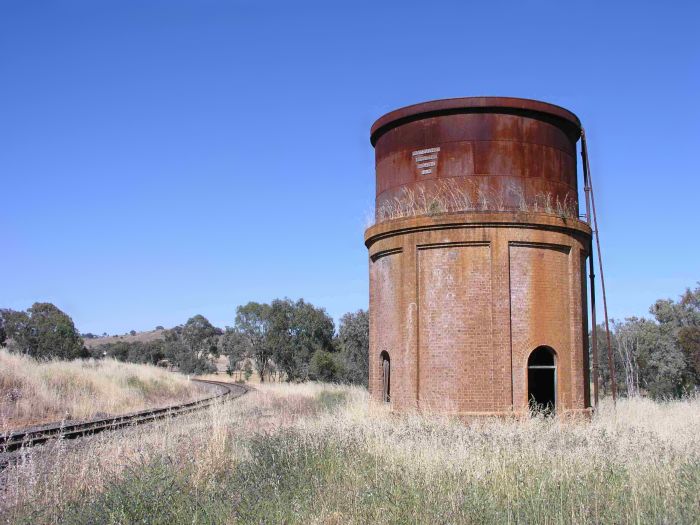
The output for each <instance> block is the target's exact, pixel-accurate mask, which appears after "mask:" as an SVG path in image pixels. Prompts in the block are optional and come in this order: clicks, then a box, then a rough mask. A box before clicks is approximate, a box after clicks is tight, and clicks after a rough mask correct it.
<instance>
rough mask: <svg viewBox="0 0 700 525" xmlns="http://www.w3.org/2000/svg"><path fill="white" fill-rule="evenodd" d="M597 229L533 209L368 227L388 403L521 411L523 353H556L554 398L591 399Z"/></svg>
mask: <svg viewBox="0 0 700 525" xmlns="http://www.w3.org/2000/svg"><path fill="white" fill-rule="evenodd" d="M589 235H590V230H589V229H588V227H587V226H586V225H585V224H583V223H581V222H580V221H572V220H571V219H561V218H558V217H555V216H551V215H545V214H531V213H518V214H511V213H505V212H500V213H462V214H449V215H440V216H435V217H414V218H411V219H400V220H396V221H389V222H387V223H382V224H379V225H376V226H374V227H372V228H370V229H369V230H368V231H367V232H366V234H365V238H366V244H367V246H368V248H369V252H370V263H369V264H370V392H371V394H372V397H373V398H375V399H377V400H379V399H381V361H380V358H379V355H380V353H381V352H382V351H383V350H386V351H387V352H388V353H389V354H390V356H391V393H392V400H391V403H392V407H393V408H394V409H395V410H399V411H405V410H411V409H414V408H416V407H417V408H419V409H421V410H424V411H429V412H438V413H454V414H465V415H467V414H474V413H489V414H491V413H499V414H507V413H511V412H513V411H516V412H518V411H522V410H525V409H526V407H527V358H528V356H529V354H530V352H532V350H534V349H535V348H537V346H540V345H547V346H550V347H552V348H553V349H554V350H555V351H556V353H557V366H558V370H557V403H558V404H557V406H558V409H560V410H562V411H569V410H581V409H584V408H586V407H588V406H590V405H589V399H588V398H589V394H588V361H587V342H586V326H587V321H586V314H585V307H586V300H585V293H586V286H585V279H586V274H585V268H584V266H583V263H584V262H585V260H586V256H587V247H588V242H589V241H588V239H589Z"/></svg>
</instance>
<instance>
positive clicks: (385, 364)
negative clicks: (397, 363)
mask: <svg viewBox="0 0 700 525" xmlns="http://www.w3.org/2000/svg"><path fill="white" fill-rule="evenodd" d="M379 357H380V358H381V361H382V401H384V402H385V403H388V402H389V401H391V360H390V359H389V354H388V353H387V352H386V351H384V352H382V353H381V354H380V356H379Z"/></svg>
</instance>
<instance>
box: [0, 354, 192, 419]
mask: <svg viewBox="0 0 700 525" xmlns="http://www.w3.org/2000/svg"><path fill="white" fill-rule="evenodd" d="M204 392H205V389H203V388H202V386H200V385H197V384H196V383H191V382H190V381H189V380H188V378H187V377H186V376H184V375H181V374H175V373H172V372H168V371H166V370H163V369H162V368H157V367H155V366H150V365H137V364H131V363H122V362H119V361H115V360H113V359H104V360H93V359H87V360H76V361H37V360H35V359H32V358H31V357H27V356H22V355H18V354H11V353H9V352H7V351H6V350H1V349H0V432H6V431H7V430H12V429H16V428H21V427H23V426H27V425H32V424H36V423H46V422H52V421H60V420H63V419H85V418H90V417H93V416H95V415H97V414H120V413H124V412H129V411H134V410H139V409H143V408H149V407H155V406H160V405H165V404H168V403H176V402H181V401H184V400H189V399H193V398H196V397H201V396H202V395H204Z"/></svg>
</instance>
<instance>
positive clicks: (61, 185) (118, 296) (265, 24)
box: [0, 0, 700, 333]
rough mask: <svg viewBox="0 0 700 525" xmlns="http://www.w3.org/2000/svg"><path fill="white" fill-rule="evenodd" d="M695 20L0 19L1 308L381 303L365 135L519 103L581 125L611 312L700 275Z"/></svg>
mask: <svg viewBox="0 0 700 525" xmlns="http://www.w3.org/2000/svg"><path fill="white" fill-rule="evenodd" d="M696 5H697V3H696V2H687V3H682V2H656V3H654V4H652V3H649V2H627V3H623V2H575V3H572V2H561V1H549V2H547V1H532V2H529V1H526V2H498V1H496V2H479V3H475V2H440V1H432V2H420V3H412V2H407V1H374V2H327V1H325V2H305V1H303V0H302V1H298V2H279V3H271V2H265V1H260V0H257V1H255V0H251V1H239V2H236V1H223V0H222V1H203V0H196V1H195V0H190V1H177V0H165V1H143V0H134V1H127V0H120V1H100V2H95V1H93V0H84V1H69V0H63V1H61V2H50V1H31V0H19V1H7V0H5V1H3V2H2V3H0V228H1V237H0V246H1V254H0V307H10V308H15V309H24V308H27V307H29V306H31V304H32V303H33V302H35V301H50V302H53V303H55V304H56V305H57V306H59V307H60V308H62V309H63V310H65V311H66V312H68V313H69V314H70V315H72V317H73V319H74V321H75V322H76V325H77V326H78V328H79V329H80V330H81V331H84V332H88V331H90V332H96V333H102V332H103V331H106V332H108V333H123V332H125V331H128V330H130V329H136V330H146V329H151V328H153V327H154V326H156V325H158V324H162V325H165V326H172V325H175V324H179V323H182V322H184V321H185V320H186V319H187V318H188V317H189V316H191V315H194V314H197V313H202V314H203V315H205V316H207V317H208V318H209V319H210V320H211V321H212V322H214V323H215V324H217V325H219V326H224V325H227V324H228V325H231V324H232V323H233V319H234V315H235V308H236V306H237V305H239V304H242V303H245V302H247V301H249V300H257V301H269V300H271V299H273V298H275V297H284V296H288V297H291V298H298V297H303V298H305V299H307V300H309V301H311V302H313V303H314V304H317V305H320V306H324V307H326V308H327V310H328V312H329V313H330V314H332V315H333V316H334V317H335V318H336V319H337V318H338V317H339V316H340V315H342V314H343V313H344V312H346V311H351V310H356V309H358V308H366V306H367V295H368V292H367V287H368V284H367V255H366V250H365V247H364V245H363V241H362V235H363V230H364V227H365V225H366V222H367V217H368V216H369V215H371V213H372V203H373V192H374V167H373V150H372V148H371V146H370V144H369V138H368V136H369V128H370V125H371V124H372V122H373V121H374V120H375V119H376V118H378V117H379V116H381V115H382V114H384V113H386V112H387V111H390V110H392V109H395V108H397V107H400V106H404V105H408V104H412V103H416V102H421V101H425V100H429V99H435V98H447V97H459V96H477V95H501V96H516V97H527V98H536V99H541V100H545V101H548V102H552V103H555V104H559V105H562V106H564V107H566V108H568V109H570V110H572V111H574V112H575V113H576V114H577V115H578V116H579V117H580V118H581V120H582V121H583V123H584V126H585V127H586V130H587V134H588V136H589V142H590V144H589V147H590V150H591V151H590V153H591V163H592V169H593V176H594V182H595V184H596V191H597V199H598V208H599V209H598V212H599V217H600V221H601V224H600V226H601V235H602V242H603V250H604V256H605V262H606V263H607V264H606V267H607V269H606V272H607V275H606V277H607V279H608V288H609V289H608V292H609V304H610V311H611V315H612V316H614V317H624V316H629V315H643V314H646V312H647V308H648V307H649V305H650V304H651V303H652V302H653V301H654V300H655V299H657V298H659V297H674V298H675V297H677V296H678V294H680V293H681V292H682V291H683V290H684V288H685V287H686V286H691V285H694V283H695V282H696V281H698V280H700V243H699V242H698V241H700V234H699V233H698V227H699V226H700V219H699V217H700V213H699V212H700V167H699V166H700V163H699V162H698V155H699V154H700V103H699V97H700V45H699V42H700V37H698V34H699V33H700V31H699V30H698V22H699V21H700V8H698V7H696Z"/></svg>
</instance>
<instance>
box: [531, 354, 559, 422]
mask: <svg viewBox="0 0 700 525" xmlns="http://www.w3.org/2000/svg"><path fill="white" fill-rule="evenodd" d="M527 398H528V402H529V405H530V409H531V410H534V411H537V412H543V413H545V414H553V413H554V411H555V410H556V407H557V354H556V353H555V352H554V350H552V349H551V348H549V347H548V346H539V347H537V348H535V350H533V351H532V353H531V354H530V357H529V358H528V360H527Z"/></svg>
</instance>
